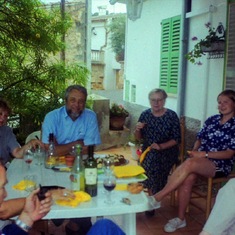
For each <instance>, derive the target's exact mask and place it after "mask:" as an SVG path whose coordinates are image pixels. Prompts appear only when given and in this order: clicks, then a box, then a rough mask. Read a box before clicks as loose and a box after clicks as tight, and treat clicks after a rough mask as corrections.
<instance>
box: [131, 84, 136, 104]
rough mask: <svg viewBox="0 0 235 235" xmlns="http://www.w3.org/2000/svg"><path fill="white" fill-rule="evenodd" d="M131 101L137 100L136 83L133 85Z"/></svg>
mask: <svg viewBox="0 0 235 235" xmlns="http://www.w3.org/2000/svg"><path fill="white" fill-rule="evenodd" d="M131 102H134V103H135V102H136V85H131Z"/></svg>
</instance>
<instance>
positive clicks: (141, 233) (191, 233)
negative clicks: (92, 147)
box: [99, 147, 205, 235]
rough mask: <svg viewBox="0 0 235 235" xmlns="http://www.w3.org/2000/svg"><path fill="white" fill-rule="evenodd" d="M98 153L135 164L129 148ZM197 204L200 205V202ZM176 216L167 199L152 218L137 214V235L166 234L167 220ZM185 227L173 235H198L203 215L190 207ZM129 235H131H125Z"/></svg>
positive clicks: (175, 211) (202, 222)
mask: <svg viewBox="0 0 235 235" xmlns="http://www.w3.org/2000/svg"><path fill="white" fill-rule="evenodd" d="M99 153H108V154H114V153H116V154H123V155H124V156H125V157H126V158H128V159H129V160H130V164H136V161H134V160H133V159H132V157H131V150H130V148H129V147H119V148H112V149H109V150H104V151H100V152H99ZM198 203H201V202H200V201H199V202H198ZM175 216H177V206H171V205H170V197H167V198H166V199H165V200H164V201H163V202H162V207H161V208H160V209H158V210H156V211H155V215H154V216H153V217H147V216H146V215H145V213H144V212H143V213H138V214H137V216H136V224H137V235H163V234H168V233H166V232H164V230H163V227H164V225H165V224H166V223H167V221H168V220H169V219H172V218H174V217H175ZM186 219H187V226H186V227H185V228H182V229H179V230H178V231H176V232H174V233H173V234H175V235H181V234H182V235H198V234H199V233H200V231H201V229H202V227H203V224H204V223H205V216H204V214H203V213H202V212H201V211H200V210H199V209H197V208H195V207H191V208H190V210H189V212H188V213H187V215H186ZM127 235H131V234H127Z"/></svg>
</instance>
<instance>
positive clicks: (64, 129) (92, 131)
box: [42, 106, 101, 145]
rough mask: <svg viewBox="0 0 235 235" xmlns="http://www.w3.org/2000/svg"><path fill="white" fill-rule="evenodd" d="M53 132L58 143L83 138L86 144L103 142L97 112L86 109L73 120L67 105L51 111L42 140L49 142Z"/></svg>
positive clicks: (43, 129)
mask: <svg viewBox="0 0 235 235" xmlns="http://www.w3.org/2000/svg"><path fill="white" fill-rule="evenodd" d="M50 133H53V134H54V136H55V138H56V141H57V143H58V144H68V143H70V142H72V141H76V140H83V141H84V144H85V145H99V144H100V143H101V140H100V134H99V128H98V122H97V117H96V113H95V112H93V111H92V110H90V109H84V111H83V112H82V114H81V115H80V116H79V117H78V118H77V119H76V120H75V121H73V120H72V119H71V118H70V117H69V115H68V114H67V112H66V108H65V106H63V107H61V108H59V109H55V110H53V111H51V112H49V113H48V114H47V115H46V116H45V119H44V122H43V125H42V142H43V143H46V144H47V143H48V142H49V140H48V137H49V134H50Z"/></svg>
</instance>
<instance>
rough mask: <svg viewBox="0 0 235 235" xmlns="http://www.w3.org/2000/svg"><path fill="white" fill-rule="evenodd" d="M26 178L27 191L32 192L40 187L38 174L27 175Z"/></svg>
mask: <svg viewBox="0 0 235 235" xmlns="http://www.w3.org/2000/svg"><path fill="white" fill-rule="evenodd" d="M24 180H25V191H27V192H32V191H33V190H35V189H36V188H37V187H38V184H37V177H36V175H26V176H25V177H24Z"/></svg>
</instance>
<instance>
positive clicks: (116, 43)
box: [108, 15, 126, 58]
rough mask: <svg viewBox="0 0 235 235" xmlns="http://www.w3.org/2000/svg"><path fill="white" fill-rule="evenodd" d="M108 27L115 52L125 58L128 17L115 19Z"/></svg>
mask: <svg viewBox="0 0 235 235" xmlns="http://www.w3.org/2000/svg"><path fill="white" fill-rule="evenodd" d="M108 27H109V31H110V32H111V35H110V40H111V47H112V49H113V52H114V53H116V55H117V56H122V57H123V58H124V49H125V30H126V16H125V15H121V16H119V17H116V18H113V19H112V21H111V22H110V24H109V26H108Z"/></svg>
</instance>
